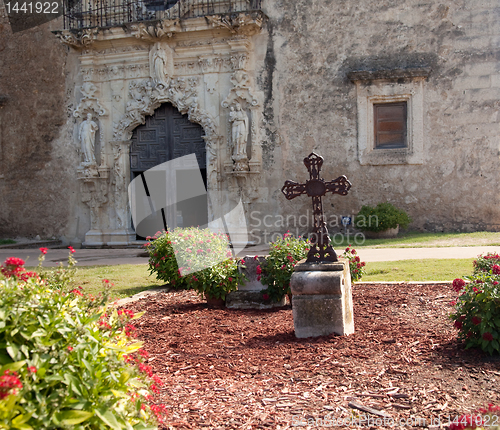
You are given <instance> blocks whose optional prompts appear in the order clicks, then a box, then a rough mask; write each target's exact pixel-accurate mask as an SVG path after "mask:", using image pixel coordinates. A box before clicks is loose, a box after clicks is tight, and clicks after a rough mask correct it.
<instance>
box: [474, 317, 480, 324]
mask: <svg viewBox="0 0 500 430" xmlns="http://www.w3.org/2000/svg"><path fill="white" fill-rule="evenodd" d="M472 324H474V325H479V324H481V318H479V317H472Z"/></svg>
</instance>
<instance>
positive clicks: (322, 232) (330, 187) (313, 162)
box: [281, 152, 351, 263]
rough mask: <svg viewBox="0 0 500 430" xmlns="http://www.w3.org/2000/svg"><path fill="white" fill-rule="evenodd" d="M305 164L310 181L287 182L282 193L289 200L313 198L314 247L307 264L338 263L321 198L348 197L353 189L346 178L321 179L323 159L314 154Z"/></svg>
mask: <svg viewBox="0 0 500 430" xmlns="http://www.w3.org/2000/svg"><path fill="white" fill-rule="evenodd" d="M304 164H305V165H306V167H307V170H308V171H309V175H310V179H309V180H308V181H306V183H305V184H299V183H298V182H295V181H286V182H285V185H284V186H283V188H282V189H281V192H282V193H283V194H284V195H285V197H286V198H287V199H288V200H292V199H294V198H295V197H297V196H300V195H302V194H307V195H308V196H309V197H312V203H313V218H314V235H313V237H312V239H311V242H312V246H311V249H310V250H309V253H308V254H307V260H306V263H313V262H320V261H338V259H337V254H336V253H335V251H334V250H333V248H332V246H331V245H330V236H328V230H327V229H326V222H325V215H324V213H323V203H322V201H321V197H323V196H324V195H326V193H327V192H330V193H332V194H340V195H341V196H346V195H347V193H348V192H349V190H350V189H351V183H350V182H349V181H348V180H347V178H346V177H345V176H339V177H338V178H337V179H334V180H333V181H330V182H325V180H324V179H322V178H320V176H319V172H320V170H321V166H322V165H323V157H321V156H320V155H318V154H315V153H314V152H312V153H311V154H309V156H308V157H306V158H304Z"/></svg>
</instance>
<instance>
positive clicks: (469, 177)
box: [253, 0, 500, 231]
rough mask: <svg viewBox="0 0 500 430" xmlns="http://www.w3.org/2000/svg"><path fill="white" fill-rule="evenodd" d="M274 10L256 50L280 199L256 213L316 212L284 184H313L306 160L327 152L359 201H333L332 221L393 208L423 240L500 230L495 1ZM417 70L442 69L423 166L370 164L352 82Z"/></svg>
mask: <svg viewBox="0 0 500 430" xmlns="http://www.w3.org/2000/svg"><path fill="white" fill-rule="evenodd" d="M264 11H265V13H266V14H267V15H268V17H269V21H268V23H267V28H266V30H267V33H266V34H262V35H260V36H259V37H260V40H259V41H258V42H256V43H255V46H256V47H258V48H257V49H258V50H259V53H258V54H257V58H260V60H261V61H260V67H261V68H260V72H259V78H258V79H257V82H259V83H260V85H262V88H263V92H264V94H265V95H266V100H265V123H264V127H265V130H266V141H265V142H263V144H262V146H263V151H264V154H263V158H264V160H266V161H267V166H268V169H267V181H268V183H272V184H273V185H274V186H270V189H274V191H273V192H272V193H271V194H270V195H269V199H268V201H267V202H266V203H264V204H262V205H259V204H255V205H253V210H254V211H256V212H255V215H254V218H257V213H258V212H262V213H270V214H275V215H277V214H281V215H285V216H287V215H288V214H296V215H299V214H302V213H306V211H307V210H308V209H309V210H310V208H311V206H310V199H308V198H306V197H299V198H296V199H295V200H293V201H287V200H285V199H284V198H283V196H282V195H281V193H280V188H281V186H282V184H283V181H284V179H294V180H298V181H301V182H302V181H304V180H305V179H306V178H307V173H306V169H305V167H304V165H303V164H302V159H303V158H304V157H305V156H307V155H308V154H309V153H310V152H311V151H317V152H318V153H319V154H320V155H322V156H323V157H324V158H325V166H324V168H323V177H324V178H325V179H326V178H328V179H333V178H336V177H337V176H339V175H341V174H346V175H347V176H348V178H349V179H350V181H351V182H352V184H353V187H352V189H351V191H350V193H349V196H347V197H340V196H331V197H327V198H325V203H324V208H325V210H326V211H327V213H329V214H330V215H347V214H351V213H353V212H354V213H356V212H357V211H358V210H359V209H360V207H361V206H362V205H363V204H372V205H374V204H376V203H378V202H381V201H385V200H388V201H390V202H392V203H394V204H395V205H397V206H399V207H401V208H402V209H405V210H406V211H407V212H408V213H409V214H410V215H411V216H412V218H413V219H414V222H413V224H412V225H411V227H412V228H413V229H421V230H430V231H442V230H447V231H450V230H451V231H453V230H458V231H470V230H476V229H487V230H500V205H499V201H498V200H499V194H498V192H497V191H496V190H497V189H498V186H499V181H500V177H499V174H500V170H499V166H498V162H499V159H498V155H499V152H498V151H499V140H498V135H499V118H498V108H499V104H500V102H499V95H500V88H499V78H500V74H499V73H500V49H499V46H500V45H499V44H498V41H499V40H500V39H499V36H500V20H499V18H500V8H498V3H497V2H496V1H493V0H486V1H481V2H476V1H472V0H469V1H441V2H431V1H428V2H422V1H416V0H415V1H414V0H404V1H397V2H395V1H392V0H385V1H380V2H358V1H328V0H321V1H319V0H298V1H295V2H287V1H273V2H269V1H268V2H265V6H264ZM257 64H259V61H257ZM414 67H429V68H430V70H431V71H430V74H429V76H428V78H426V79H425V81H424V82H423V154H422V155H423V157H422V158H423V159H422V163H421V164H398V165H393V164H388V165H383V164H382V165H361V163H360V157H359V153H358V142H357V139H358V137H357V128H358V124H357V123H358V118H357V94H356V85H355V84H354V83H353V82H351V81H350V80H349V79H348V77H347V74H348V73H349V72H350V71H353V70H371V71H373V70H380V69H389V70H394V69H405V68H414ZM370 84H372V85H373V84H374V83H370V82H368V84H367V85H368V86H369V85H370ZM332 205H333V208H332ZM273 222H274V223H275V224H277V225H278V228H277V229H276V230H281V231H283V230H286V229H287V228H290V230H292V231H295V229H294V228H293V227H294V226H293V225H290V224H291V222H292V219H291V218H290V222H289V223H288V224H287V223H286V222H285V224H286V225H285V226H283V227H279V224H280V222H281V219H280V217H273V218H271V217H269V218H268V222H267V224H272V223H273ZM258 225H259V221H253V226H254V228H256V229H257V230H258V229H261V230H262V229H267V230H272V228H270V227H263V225H262V224H261V225H260V227H256V226H258Z"/></svg>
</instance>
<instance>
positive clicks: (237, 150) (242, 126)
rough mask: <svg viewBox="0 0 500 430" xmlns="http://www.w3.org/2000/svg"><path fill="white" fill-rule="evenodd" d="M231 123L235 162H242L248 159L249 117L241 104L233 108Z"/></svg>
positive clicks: (230, 114) (230, 113) (230, 115)
mask: <svg viewBox="0 0 500 430" xmlns="http://www.w3.org/2000/svg"><path fill="white" fill-rule="evenodd" d="M229 122H230V123H232V127H231V137H232V142H233V160H235V161H240V160H242V159H243V157H244V158H247V138H248V116H247V114H246V113H245V111H243V110H242V109H241V105H240V104H239V103H236V105H235V107H234V108H233V107H232V106H231V110H230V112H229ZM237 159H238V160H237Z"/></svg>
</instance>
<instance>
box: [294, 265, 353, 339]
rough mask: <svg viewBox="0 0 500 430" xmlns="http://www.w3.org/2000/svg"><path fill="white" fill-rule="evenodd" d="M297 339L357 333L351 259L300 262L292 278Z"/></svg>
mask: <svg viewBox="0 0 500 430" xmlns="http://www.w3.org/2000/svg"><path fill="white" fill-rule="evenodd" d="M290 287H291V290H292V307H293V324H294V327H295V336H296V337H298V338H305V337H315V336H327V335H329V334H332V333H336V334H339V335H348V334H351V333H354V316H353V308H352V294H351V275H350V272H349V262H347V261H338V262H336V263H306V262H305V260H302V261H300V262H299V263H297V265H296V266H295V271H294V273H293V275H292V278H291V281H290Z"/></svg>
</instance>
